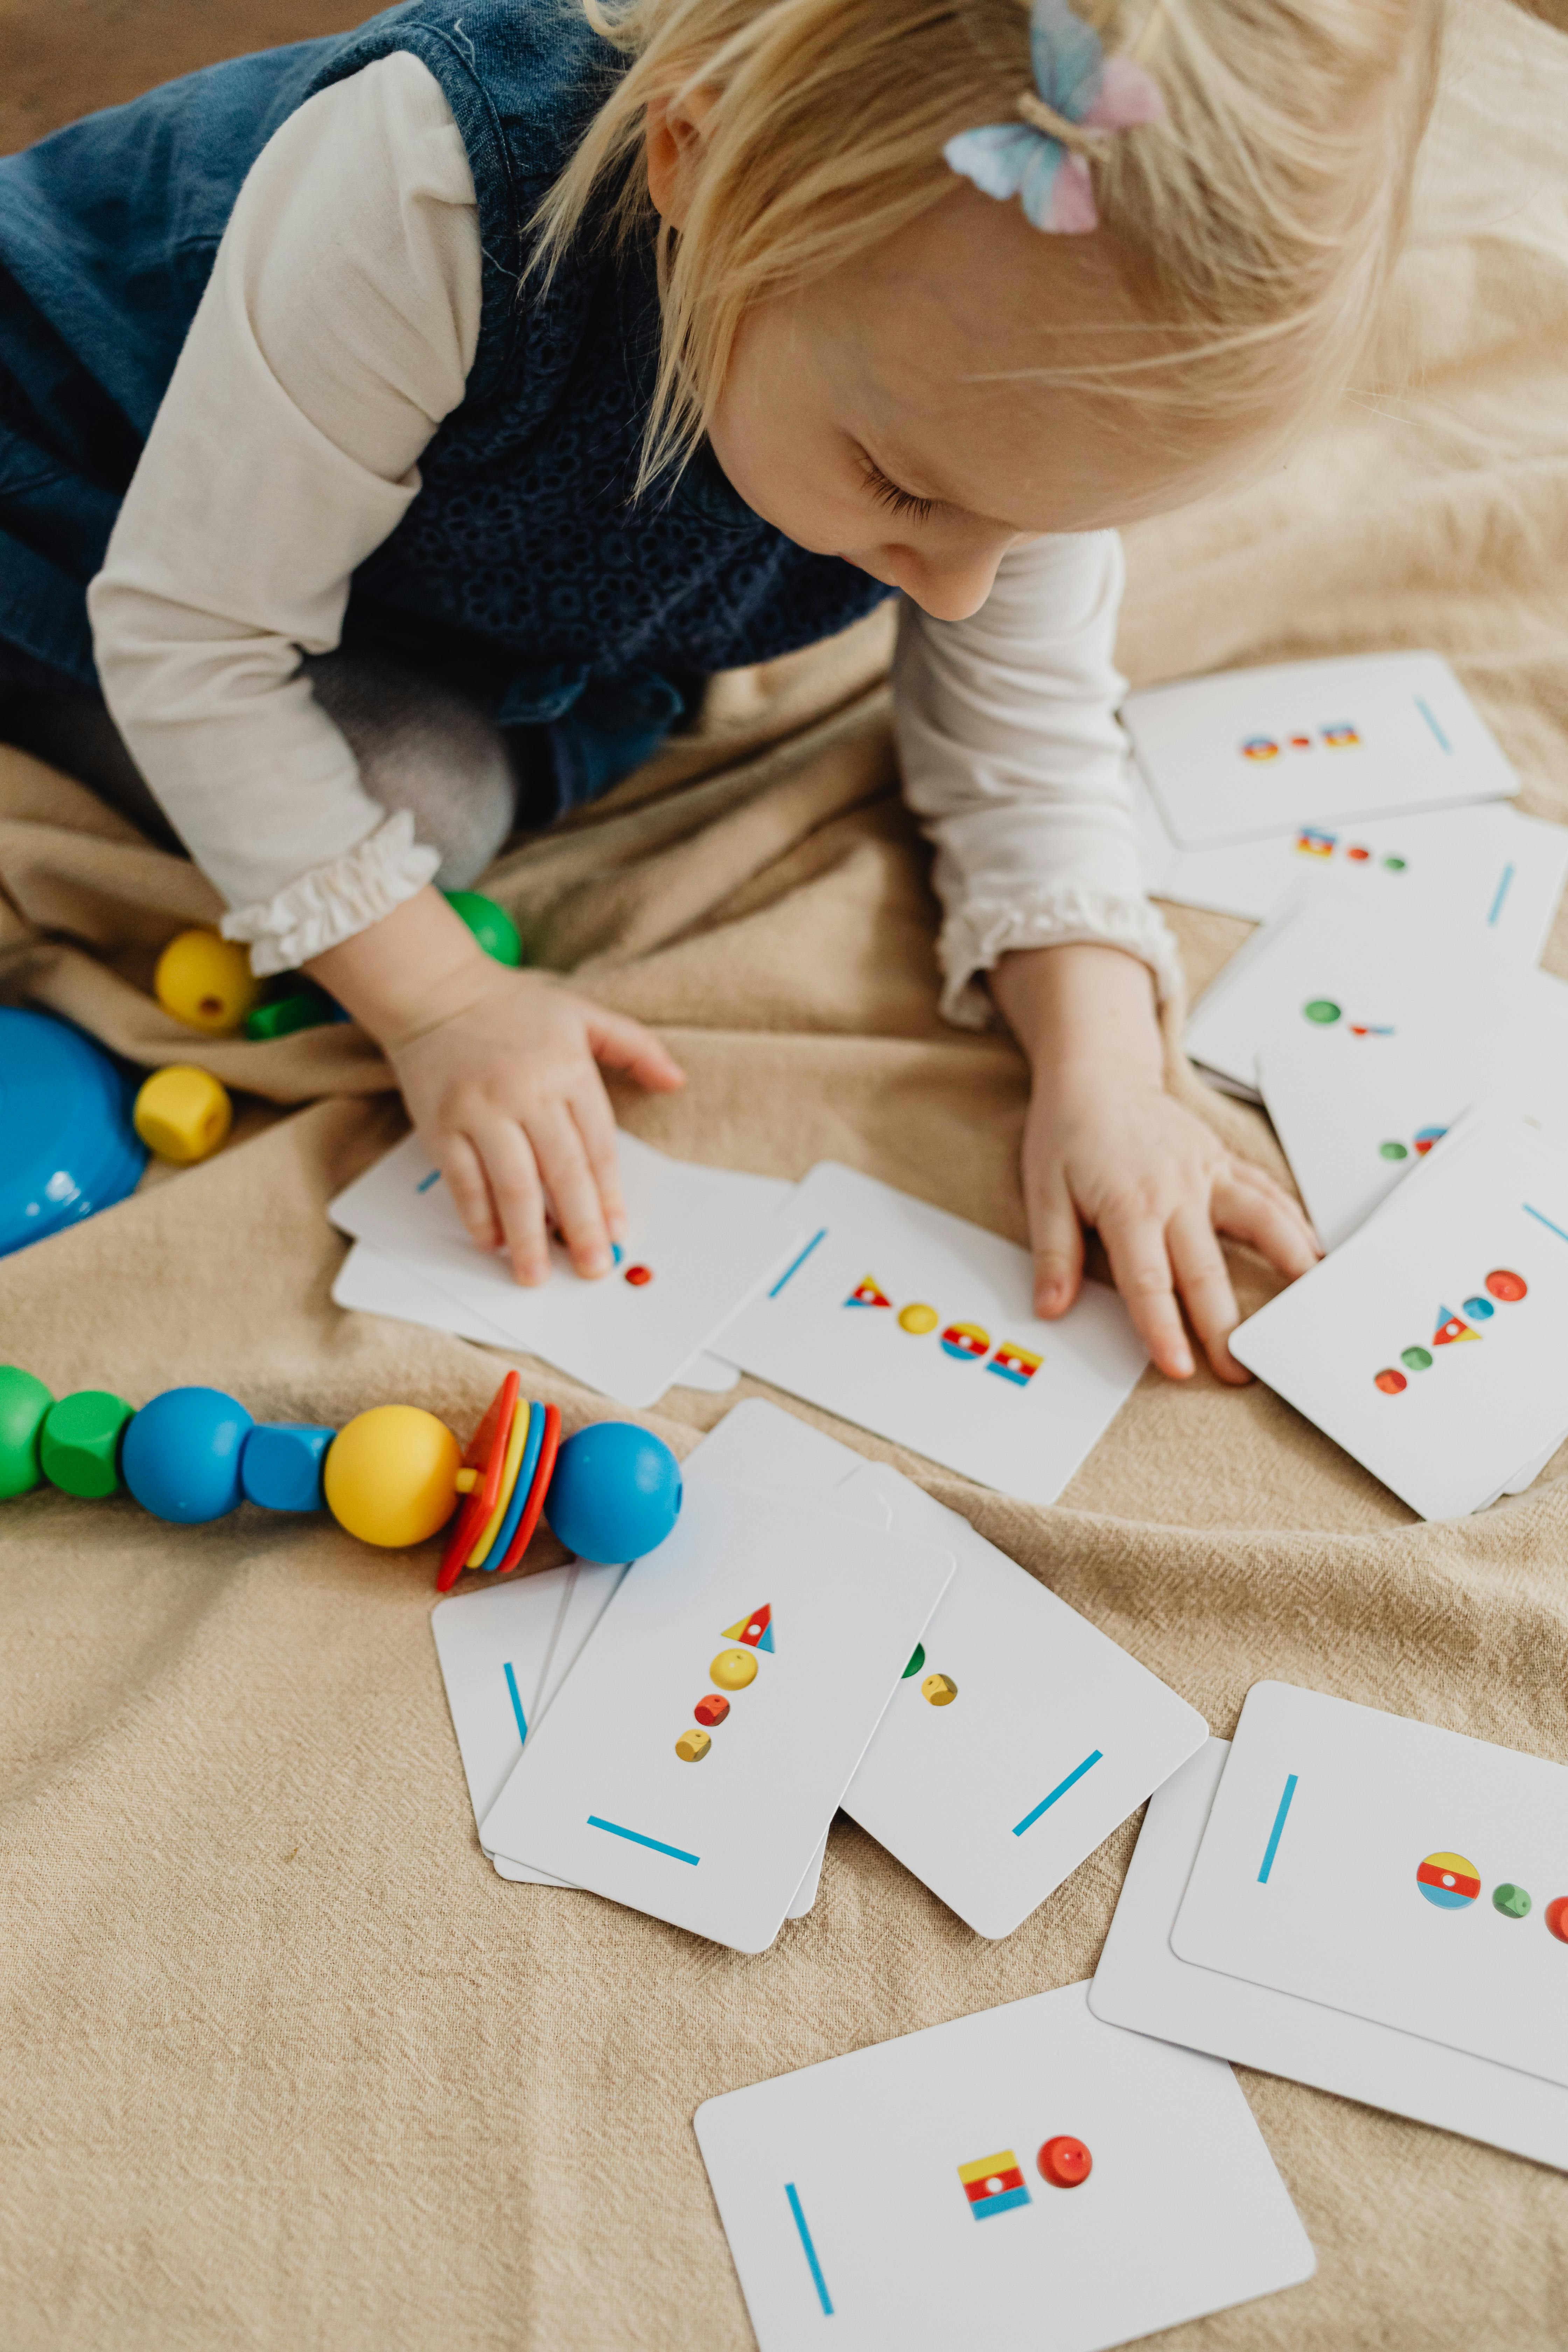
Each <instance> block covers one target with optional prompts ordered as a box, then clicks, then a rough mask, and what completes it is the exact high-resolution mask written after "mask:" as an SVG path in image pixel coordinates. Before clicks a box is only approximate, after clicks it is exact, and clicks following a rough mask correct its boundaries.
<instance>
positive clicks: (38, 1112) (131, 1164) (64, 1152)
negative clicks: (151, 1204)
mask: <svg viewBox="0 0 1568 2352" xmlns="http://www.w3.org/2000/svg"><path fill="white" fill-rule="evenodd" d="M129 1093H130V1089H129V1088H128V1087H127V1085H126V1082H125V1080H124V1079H123V1078H122V1077H121V1074H120V1071H119V1070H118V1068H117V1067H116V1066H115V1065H114V1063H113V1062H112V1061H111V1060H110V1057H109V1055H107V1054H106V1053H105V1052H104V1051H103V1049H102V1047H101V1046H99V1045H94V1044H93V1042H92V1040H91V1038H90V1037H86V1036H84V1035H83V1034H82V1033H81V1031H80V1030H79V1029H73V1028H72V1027H71V1025H70V1024H69V1023H68V1022H65V1021H57V1020H55V1019H54V1017H53V1016H52V1015H51V1014H49V1013H24V1012H20V1011H18V1010H17V1009H16V1007H15V1006H13V1005H3V1006H0V1257H6V1256H8V1255H10V1253H11V1252H12V1251H13V1250H19V1249H25V1248H26V1245H27V1244H28V1243H29V1242H37V1241H42V1240H43V1239H44V1237H45V1235H46V1234H56V1233H58V1232H59V1231H60V1229H61V1227H62V1226H64V1225H72V1224H77V1223H80V1221H81V1219H82V1218H83V1217H90V1216H92V1215H93V1214H94V1213H95V1212H96V1211H97V1210H99V1209H111V1208H112V1207H113V1206H114V1203H115V1202H116V1201H123V1200H124V1198H125V1196H126V1194H127V1193H128V1192H134V1191H135V1189H136V1185H137V1183H138V1181H139V1180H140V1178H141V1174H142V1170H143V1169H144V1168H145V1167H146V1165H147V1148H146V1146H145V1144H143V1143H142V1141H141V1139H140V1138H139V1137H138V1136H137V1134H136V1131H135V1129H133V1128H132V1124H131V1114H130V1102H129Z"/></svg>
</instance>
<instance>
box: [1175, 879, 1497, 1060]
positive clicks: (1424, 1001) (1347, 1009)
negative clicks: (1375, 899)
mask: <svg viewBox="0 0 1568 2352" xmlns="http://www.w3.org/2000/svg"><path fill="white" fill-rule="evenodd" d="M1355 897H1356V893H1355V892H1354V891H1353V890H1352V888H1351V887H1350V886H1349V885H1348V884H1345V885H1342V886H1335V887H1324V888H1323V889H1321V890H1319V891H1314V892H1313V893H1312V894H1311V895H1310V898H1297V899H1296V900H1295V901H1294V902H1293V904H1292V905H1291V906H1289V908H1285V909H1283V910H1282V911H1281V913H1280V914H1279V915H1278V916H1277V917H1276V918H1275V919H1274V920H1273V921H1272V922H1269V923H1266V924H1265V925H1264V926H1263V928H1262V929H1261V930H1259V931H1258V932H1256V933H1255V934H1254V936H1253V938H1252V939H1250V940H1248V941H1247V945H1246V947H1245V948H1244V949H1243V950H1242V951H1241V953H1240V954H1239V955H1238V956H1237V957H1235V958H1234V959H1233V960H1232V961H1231V962H1230V963H1229V964H1227V965H1226V968H1225V969H1224V971H1222V972H1221V973H1220V974H1219V976H1218V978H1217V979H1216V980H1215V982H1213V984H1212V985H1211V986H1210V987H1208V988H1207V989H1205V992H1204V993H1203V995H1202V997H1201V998H1200V999H1199V1001H1198V1003H1197V1007H1196V1009H1195V1011H1194V1013H1193V1016H1192V1019H1191V1020H1190V1021H1189V1022H1188V1024H1187V1030H1186V1036H1185V1040H1184V1043H1185V1045H1186V1049H1187V1052H1188V1053H1189V1054H1190V1055H1191V1056H1192V1058H1193V1060H1194V1062H1201V1063H1202V1064H1203V1066H1204V1067H1205V1069H1207V1070H1213V1071H1215V1072H1216V1073H1217V1074H1218V1075H1219V1076H1222V1077H1225V1078H1227V1079H1230V1080H1231V1081H1232V1082H1233V1083H1236V1084H1238V1085H1241V1086H1244V1087H1256V1086H1257V1083H1258V1060H1259V1057H1260V1055H1263V1054H1264V1053H1266V1052H1267V1051H1268V1049H1269V1048H1270V1047H1271V1046H1272V1045H1274V1044H1275V1042H1276V1041H1277V1040H1278V1039H1279V1038H1280V1037H1281V1036H1287V1035H1289V1034H1290V1033H1291V1032H1292V1031H1294V1030H1297V1029H1300V1028H1302V1027H1308V1028H1317V1029H1334V1030H1338V1031H1339V1032H1340V1033H1341V1034H1342V1037H1343V1039H1344V1040H1345V1042H1346V1045H1347V1050H1349V1051H1353V1052H1354V1053H1356V1054H1358V1055H1361V1056H1362V1057H1363V1058H1364V1059H1366V1060H1368V1061H1372V1060H1375V1058H1376V1057H1377V1055H1378V1054H1379V1053H1380V1051H1381V1050H1382V1048H1383V1047H1384V1045H1386V1044H1387V1043H1388V1041H1389V1040H1390V1039H1393V1038H1395V1037H1398V1036H1401V1035H1403V1034H1405V1033H1406V1032H1407V1031H1412V1030H1414V1031H1416V1032H1419V1033H1421V1034H1430V1033H1431V1031H1432V1030H1433V1029H1434V1027H1436V1026H1438V1025H1439V1024H1447V1026H1448V1027H1449V1028H1453V1027H1454V1026H1456V1025H1457V1024H1459V1023H1461V1022H1463V1021H1465V1020H1466V1019H1467V1018H1468V1017H1469V1016H1470V1015H1471V1014H1472V1013H1474V1011H1475V1009H1476V1006H1477V1002H1478V998H1481V999H1482V1000H1484V1001H1485V1002H1488V1003H1489V1001H1490V999H1491V997H1492V996H1493V994H1494V993H1495V992H1497V991H1498V990H1500V989H1501V988H1502V987H1503V986H1504V985H1505V984H1506V982H1508V981H1509V980H1510V978H1511V977H1513V976H1515V968H1514V967H1513V966H1512V965H1510V963H1509V961H1508V960H1507V959H1506V958H1505V957H1504V956H1503V954H1502V952H1501V950H1500V949H1499V947H1498V946H1497V944H1496V942H1495V941H1494V940H1488V939H1486V938H1485V937H1483V936H1482V935H1481V934H1480V933H1479V932H1478V933H1477V934H1476V935H1475V937H1474V938H1473V940H1468V941H1466V942H1461V941H1459V940H1449V941H1445V942H1444V944H1443V947H1442V949H1441V950H1438V949H1437V947H1436V943H1435V942H1434V940H1433V938H1432V935H1431V931H1430V929H1429V928H1428V925H1427V923H1426V918H1425V915H1424V913H1423V911H1422V909H1421V908H1420V906H1419V904H1418V903H1415V904H1414V905H1413V907H1412V908H1411V909H1410V910H1408V911H1407V912H1406V913H1405V915H1403V916H1401V917H1399V918H1397V919H1395V918H1394V917H1392V916H1390V917H1389V918H1388V919H1386V920H1385V921H1384V922H1383V923H1381V924H1377V925H1371V924H1367V923H1364V922H1359V921H1357V920H1356V919H1355V918H1354V899H1355Z"/></svg>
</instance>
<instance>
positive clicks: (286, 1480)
mask: <svg viewBox="0 0 1568 2352" xmlns="http://www.w3.org/2000/svg"><path fill="white" fill-rule="evenodd" d="M336 1435H337V1431H336V1430H335V1429H312V1428H309V1427H307V1426H306V1425H305V1424H304V1423H296V1422H283V1421H258V1423H257V1424H256V1427H255V1428H254V1429H253V1430H252V1431H251V1433H250V1435H249V1436H248V1437H247V1439H246V1441H245V1452H244V1453H243V1454H241V1455H240V1458H239V1475H240V1482H241V1484H242V1485H243V1486H244V1488H245V1495H246V1500H247V1502H251V1503H259V1504H260V1505H261V1506H262V1508H263V1509H264V1510H268V1511H321V1510H325V1508H326V1497H325V1496H323V1495H322V1493H321V1465H322V1463H323V1462H324V1461H325V1460H326V1458H327V1448H328V1446H329V1445H330V1444H331V1442H332V1440H333V1438H334V1437H335V1436H336Z"/></svg>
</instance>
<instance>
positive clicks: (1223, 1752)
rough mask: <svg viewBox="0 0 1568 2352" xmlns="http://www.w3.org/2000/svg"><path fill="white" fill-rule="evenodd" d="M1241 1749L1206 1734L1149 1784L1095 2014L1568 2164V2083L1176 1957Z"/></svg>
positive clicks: (1097, 1982) (1093, 2004)
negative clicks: (1175, 1929) (1207, 1838)
mask: <svg viewBox="0 0 1568 2352" xmlns="http://www.w3.org/2000/svg"><path fill="white" fill-rule="evenodd" d="M1229 1754H1230V1742H1229V1741H1228V1740H1227V1739H1210V1740H1207V1741H1205V1745H1204V1746H1203V1747H1202V1748H1200V1749H1199V1750H1198V1752H1197V1754H1196V1755H1195V1756H1192V1757H1189V1758H1188V1759H1187V1761H1186V1762H1185V1763H1184V1765H1183V1766H1182V1769H1181V1770H1180V1771H1179V1772H1175V1773H1173V1774H1172V1776H1171V1778H1170V1780H1167V1781H1165V1782H1164V1784H1163V1787H1161V1788H1158V1789H1156V1790H1155V1791H1154V1794H1153V1795H1152V1797H1151V1798H1150V1800H1149V1811H1148V1812H1147V1813H1146V1814H1145V1816H1144V1819H1143V1827H1142V1830H1141V1831H1140V1832H1139V1836H1138V1843H1137V1846H1136V1848H1135V1850H1134V1852H1133V1855H1132V1861H1131V1867H1130V1868H1129V1870H1128V1873H1127V1876H1126V1879H1125V1880H1124V1881H1123V1884H1122V1888H1121V1896H1120V1898H1119V1900H1118V1902H1117V1906H1116V1916H1115V1917H1114V1918H1113V1919H1112V1921H1111V1923H1110V1935H1109V1936H1108V1937H1107V1938H1106V1941H1105V1948H1104V1950H1103V1951H1102V1952H1101V1953H1100V1966H1099V1968H1098V1969H1096V1970H1095V1975H1094V1982H1093V1983H1092V1984H1091V1985H1090V1986H1089V2007H1090V2009H1092V2010H1093V2011H1094V2013H1095V2015H1096V2017H1100V2018H1103V2019H1104V2020H1105V2021H1106V2023H1107V2024H1108V2025H1124V2026H1127V2027H1129V2028H1131V2031H1132V2032H1137V2033H1156V2034H1158V2035H1159V2037H1160V2039H1161V2040H1162V2041H1163V2042H1181V2043H1182V2044H1183V2045H1184V2047H1185V2048H1186V2049H1188V2050H1206V2051H1208V2052H1209V2053H1211V2055H1213V2056H1214V2057H1215V2058H1228V2059H1229V2060H1230V2061H1231V2063H1233V2064H1234V2065H1237V2066H1256V2067H1257V2068H1258V2071H1259V2072H1260V2073H1262V2074H1282V2075H1284V2076H1285V2078H1286V2080H1287V2081H1289V2082H1292V2083H1307V2084H1310V2085H1311V2087H1312V2088H1313V2089H1314V2090H1317V2091H1331V2092H1333V2093H1334V2094H1335V2095H1337V2096H1339V2097H1340V2098H1342V2099H1359V2100H1361V2101H1362V2103H1363V2105H1366V2106H1369V2107H1383V2108H1385V2109H1386V2110H1387V2112H1388V2113H1389V2114H1390V2115H1395V2116H1409V2117H1410V2119H1411V2121H1412V2122H1414V2123H1418V2124H1432V2125H1434V2126H1436V2129H1437V2130H1439V2131H1451V2132H1458V2133H1459V2134H1460V2135H1461V2137H1464V2138H1466V2139H1479V2140H1484V2141H1486V2142H1487V2143H1488V2145H1489V2147H1502V2148H1507V2149H1508V2150H1509V2151H1510V2154H1512V2155H1514V2156H1528V2157H1530V2158H1533V2160H1534V2161H1535V2162H1536V2163H1537V2164H1550V2165H1554V2166H1555V2167H1556V2168H1557V2169H1558V2170H1559V2171H1568V2091H1564V2090H1563V2089H1562V2088H1561V2087H1560V2086H1559V2085H1558V2084H1555V2083H1545V2082H1542V2079H1541V2077H1540V2076H1539V2075H1537V2074H1520V2073H1519V2072H1518V2070H1517V2069H1516V2068H1514V2067H1512V2066H1497V2065H1494V2064H1493V2063H1491V2061H1490V2060H1489V2059H1487V2058H1473V2057H1472V2056H1471V2055H1470V2053H1468V2051H1464V2050H1445V2049H1443V2048H1442V2047H1441V2046H1440V2045H1439V2044H1438V2043H1437V2042H1426V2041H1423V2040H1422V2039H1421V2037H1420V2036H1419V2035H1418V2034H1415V2033H1400V2032H1395V2030H1394V2027H1392V2026H1389V2025H1374V2024H1373V2022H1372V2021H1370V2019H1367V2018H1364V2017H1352V2016H1350V2015H1349V2014H1348V2013H1347V2012H1346V2011H1343V2010H1339V2009H1324V2008H1322V2007H1321V2005H1320V2004H1319V2003H1318V2002H1317V2001H1315V2000H1299V1999H1298V1998H1297V1997H1296V1996H1295V1995H1294V1994H1292V1993H1287V1992H1275V1991H1272V1990H1270V1989H1269V1988H1268V1987H1267V1986H1265V1985H1255V1984H1244V1983H1242V1982H1241V1980H1240V1979H1238V1978H1237V1977H1230V1976H1220V1975H1219V1974H1217V1973H1216V1972H1215V1970H1214V1969H1200V1968H1194V1967H1193V1965H1192V1964H1191V1963H1190V1962H1189V1961H1186V1960H1182V1959H1178V1958H1177V1957H1176V1955H1175V1953H1174V1952H1173V1950H1172V1949H1171V1941H1170V1938H1171V1928H1172V1926H1173V1923H1174V1920H1175V1916H1176V1912H1177V1910H1178V1908H1179V1907H1180V1905H1181V1900H1182V1896H1183V1895H1184V1893H1185V1891H1186V1885H1187V1880H1188V1878H1189V1877H1190V1875H1191V1874H1192V1867H1193V1864H1194V1860H1195V1859H1196V1857H1197V1851H1198V1846H1199V1843H1200V1842H1201V1840H1202V1838H1203V1833H1204V1829H1205V1824H1206V1823H1207V1821H1208V1817H1209V1808H1210V1806H1211V1805H1212V1803H1213V1801H1214V1794H1215V1790H1216V1789H1217V1788H1218V1786H1219V1777H1220V1774H1221V1772H1222V1771H1223V1770H1224V1769H1225V1762H1226V1757H1227V1756H1228V1755H1229Z"/></svg>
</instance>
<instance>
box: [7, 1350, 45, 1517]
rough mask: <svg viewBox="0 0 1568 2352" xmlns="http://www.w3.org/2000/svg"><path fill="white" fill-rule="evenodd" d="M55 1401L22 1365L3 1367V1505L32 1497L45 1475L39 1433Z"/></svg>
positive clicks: (41, 1383)
mask: <svg viewBox="0 0 1568 2352" xmlns="http://www.w3.org/2000/svg"><path fill="white" fill-rule="evenodd" d="M53 1402H54V1398H53V1397H52V1396H51V1395H50V1394H49V1391H48V1390H47V1388H46V1387H45V1386H44V1384H43V1382H42V1381H37V1380H35V1379H34V1378H33V1375H32V1373H31V1372H25V1371H24V1370H22V1367H21V1366H20V1364H0V1502H9V1501H10V1499H11V1497H12V1496H13V1495H29V1494H31V1492H32V1490H33V1488H34V1487H35V1486H37V1484H38V1481H39V1480H40V1479H41V1478H42V1476H43V1475H44V1473H43V1469H42V1466H41V1465H40V1464H39V1461H38V1432H39V1431H40V1430H41V1429H42V1427H43V1425H44V1416H45V1414H46V1413H47V1412H48V1410H49V1407H50V1406H51V1405H52V1404H53Z"/></svg>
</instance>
